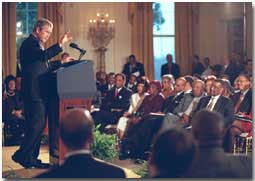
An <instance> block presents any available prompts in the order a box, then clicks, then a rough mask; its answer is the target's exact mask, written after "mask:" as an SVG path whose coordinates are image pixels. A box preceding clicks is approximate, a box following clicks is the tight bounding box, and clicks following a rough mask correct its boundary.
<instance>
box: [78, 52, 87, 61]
mask: <svg viewBox="0 0 255 181" xmlns="http://www.w3.org/2000/svg"><path fill="white" fill-rule="evenodd" d="M85 53H86V51H80V56H79V59H78V61H80V60H81V57H83V56H84V55H85Z"/></svg>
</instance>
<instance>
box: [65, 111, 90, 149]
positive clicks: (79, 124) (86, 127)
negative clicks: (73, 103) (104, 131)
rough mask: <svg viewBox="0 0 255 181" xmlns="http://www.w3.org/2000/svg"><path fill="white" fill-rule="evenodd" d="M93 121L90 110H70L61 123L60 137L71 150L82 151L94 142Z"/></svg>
mask: <svg viewBox="0 0 255 181" xmlns="http://www.w3.org/2000/svg"><path fill="white" fill-rule="evenodd" d="M93 126H94V124H93V119H92V117H91V115H90V113H89V111H88V110H85V109H71V110H68V111H67V112H66V113H65V114H64V116H63V117H62V119H61V121H60V136H61V139H62V141H63V143H64V144H65V145H66V146H67V147H68V148H69V149H71V150H75V149H82V148H84V146H86V145H88V144H90V143H91V142H92V137H93V136H92V132H93Z"/></svg>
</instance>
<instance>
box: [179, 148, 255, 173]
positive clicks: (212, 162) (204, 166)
mask: <svg viewBox="0 0 255 181" xmlns="http://www.w3.org/2000/svg"><path fill="white" fill-rule="evenodd" d="M184 177H185V178H251V177H252V159H251V158H250V157H248V156H243V155H242V156H241V155H238V156H237V155H232V154H226V153H224V150H223V149H222V148H220V147H207V148H199V149H198V150H197V153H196V155H195V157H194V159H193V161H192V163H191V167H190V169H189V171H188V173H187V174H186V175H185V176H184Z"/></svg>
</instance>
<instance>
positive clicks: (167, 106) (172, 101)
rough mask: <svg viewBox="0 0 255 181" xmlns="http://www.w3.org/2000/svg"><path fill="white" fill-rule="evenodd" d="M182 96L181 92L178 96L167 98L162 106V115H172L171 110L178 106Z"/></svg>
mask: <svg viewBox="0 0 255 181" xmlns="http://www.w3.org/2000/svg"><path fill="white" fill-rule="evenodd" d="M183 96H184V92H182V93H181V94H180V95H178V96H176V97H175V96H170V97H168V98H167V99H166V100H165V101H164V104H163V106H162V112H163V113H172V112H173V110H174V109H175V108H176V107H177V106H178V105H179V104H180V102H181V100H182V98H183Z"/></svg>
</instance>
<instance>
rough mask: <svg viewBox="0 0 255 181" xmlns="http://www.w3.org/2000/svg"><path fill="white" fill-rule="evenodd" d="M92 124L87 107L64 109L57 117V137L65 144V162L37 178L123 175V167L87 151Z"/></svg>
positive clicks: (90, 141)
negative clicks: (59, 117)
mask: <svg viewBox="0 0 255 181" xmlns="http://www.w3.org/2000/svg"><path fill="white" fill-rule="evenodd" d="M93 127H94V124H93V120H92V117H91V115H90V113H89V111H87V110H84V109H72V110H70V111H67V112H66V114H65V115H64V117H63V118H62V120H61V121H60V137H61V139H62V141H63V143H64V145H65V146H66V148H67V154H66V155H65V162H64V164H63V165H61V166H59V167H57V168H53V169H52V170H50V171H49V172H47V173H43V174H42V175H39V176H38V178H125V173H124V171H123V170H121V169H120V168H118V167H115V166H113V165H110V164H107V163H104V162H101V161H97V160H95V159H94V158H93V156H92V155H91V151H90V149H91V145H92V143H93Z"/></svg>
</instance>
